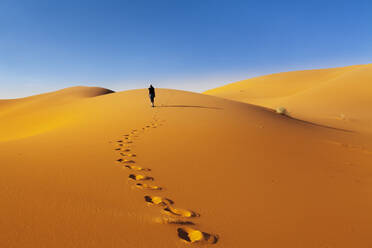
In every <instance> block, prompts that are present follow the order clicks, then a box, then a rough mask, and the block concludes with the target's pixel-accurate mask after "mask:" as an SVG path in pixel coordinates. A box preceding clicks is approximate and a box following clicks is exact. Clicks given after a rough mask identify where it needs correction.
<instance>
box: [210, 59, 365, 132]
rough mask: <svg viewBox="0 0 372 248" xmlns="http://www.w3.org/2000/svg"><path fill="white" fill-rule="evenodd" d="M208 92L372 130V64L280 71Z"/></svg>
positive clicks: (332, 122)
mask: <svg viewBox="0 0 372 248" xmlns="http://www.w3.org/2000/svg"><path fill="white" fill-rule="evenodd" d="M205 94H208V95H214V96H219V97H224V98H227V99H231V100H236V101H242V102H246V103H252V104H256V105H260V106H265V107H269V108H273V109H275V108H277V107H280V106H283V107H285V108H286V109H287V110H288V111H289V113H290V115H291V116H294V117H296V118H300V119H305V120H308V121H314V122H317V123H322V124H325V125H330V126H335V127H339V128H345V129H350V130H355V131H360V132H371V131H372V114H371V106H372V64H368V65H356V66H348V67H342V68H332V69H321V70H307V71H294V72H284V73H276V74H272V75H267V76H262V77H256V78H252V79H247V80H243V81H239V82H236V83H232V84H228V85H225V86H222V87H219V88H216V89H212V90H208V91H206V92H205Z"/></svg>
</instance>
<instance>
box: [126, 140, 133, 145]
mask: <svg viewBox="0 0 372 248" xmlns="http://www.w3.org/2000/svg"><path fill="white" fill-rule="evenodd" d="M124 143H125V144H131V143H133V141H131V140H127V141H125V142H124Z"/></svg>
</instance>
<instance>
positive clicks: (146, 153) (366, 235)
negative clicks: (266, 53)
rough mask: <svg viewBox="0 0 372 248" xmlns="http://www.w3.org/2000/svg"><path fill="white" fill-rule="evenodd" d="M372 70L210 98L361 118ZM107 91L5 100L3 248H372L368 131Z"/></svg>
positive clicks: (178, 96)
mask: <svg viewBox="0 0 372 248" xmlns="http://www.w3.org/2000/svg"><path fill="white" fill-rule="evenodd" d="M369 72H370V66H356V67H350V68H344V69H332V70H329V71H328V70H320V71H316V73H315V72H296V73H295V74H296V75H297V76H294V75H293V74H292V73H283V74H278V75H271V76H266V77H263V79H262V78H261V79H259V78H258V79H252V80H253V82H254V83H252V86H251V85H250V84H249V83H245V82H240V83H237V84H233V85H231V86H227V87H226V90H224V88H221V89H219V90H215V91H211V92H209V93H213V94H216V95H221V96H222V95H224V94H225V93H224V92H230V93H231V94H230V93H229V94H230V95H228V96H227V97H230V98H233V99H234V94H235V93H236V92H240V90H246V91H244V92H242V95H241V97H239V98H236V100H243V98H244V97H247V98H246V101H250V99H255V100H256V101H259V100H261V101H262V102H265V99H267V103H265V104H263V105H266V104H267V105H266V106H273V107H275V106H276V105H284V106H285V107H287V108H288V109H289V111H290V112H293V113H294V114H295V113H296V114H297V113H302V112H303V111H305V110H307V109H308V112H306V111H305V112H304V115H305V114H311V113H318V112H319V117H317V118H321V117H323V115H324V116H328V115H329V116H335V118H336V117H337V115H336V113H337V114H340V113H341V112H339V111H340V110H339V108H340V109H342V111H343V112H342V113H344V114H345V116H346V118H349V117H350V118H351V117H352V118H357V117H359V114H362V113H363V111H366V110H367V109H368V103H369V101H370V99H366V98H363V97H365V94H367V93H368V92H367V91H368V90H369V88H368V87H369V83H368V80H367V79H368V75H370V74H369ZM276 77H280V78H282V79H275V78H276ZM265 78H268V79H270V78H271V79H272V80H271V81H268V82H269V83H270V84H272V87H276V89H278V93H276V92H277V90H273V91H270V89H269V87H268V86H264V85H263V84H262V86H261V84H260V83H259V82H261V81H266V79H265ZM305 78H307V79H308V80H307V81H304V80H305ZM349 78H352V79H353V82H354V84H351V83H350V80H351V79H349ZM274 79H275V80H274ZM284 79H288V80H284ZM318 79H322V80H323V83H316V82H317V80H318ZM330 80H331V81H330ZM287 81H288V83H285V82H287ZM297 81H300V82H302V84H301V87H297V88H296V89H295V90H293V91H291V90H289V89H288V88H286V87H287V86H290V85H291V84H292V85H296V84H295V83H296V82H297ZM247 82H249V80H248V81H247ZM282 82H284V83H283V85H279V84H282ZM331 82H333V83H331ZM246 84H247V86H246V87H245V85H246ZM315 84H316V85H315ZM339 84H342V85H343V86H342V87H341V85H339ZM259 85H260V86H261V87H262V88H259V89H260V90H258V86H259ZM243 86H244V87H243ZM333 86H334V87H333ZM240 87H243V88H240ZM354 88H355V89H354ZM238 89H239V90H238ZM248 89H249V90H248ZM352 90H353V91H352ZM330 91H332V92H334V94H332V95H330V94H329V93H322V92H330ZM218 92H221V94H217V93H218ZM310 92H314V93H313V94H310ZM106 93H111V91H109V90H106V89H100V88H82V87H80V88H70V89H65V90H62V91H57V92H53V93H48V94H43V95H38V96H33V97H29V98H24V99H17V100H8V101H2V102H0V128H1V130H2V131H1V136H0V153H1V155H0V156H1V160H0V161H1V163H0V164H1V166H0V195H1V199H2V200H1V221H0V233H1V235H0V247H35V248H36V247H37V248H39V247H54V248H58V247H63V248H66V247H81V248H89V247H99V248H102V247H128V248H129V247H143V248H148V247H153V248H164V247H234V248H239V247H241V248H243V247H244V248H245V247H256V248H273V247H276V248H298V247H302V248H314V247H337V248H350V247H358V248H367V247H371V246H372V239H371V237H370V236H371V227H372V225H371V223H372V213H371V209H372V197H371V189H372V167H371V165H372V139H371V137H370V136H369V135H368V134H361V133H357V132H345V131H341V130H337V129H334V128H327V127H323V126H321V125H316V124H312V123H309V122H306V121H301V120H296V119H292V118H288V117H286V116H283V115H278V114H276V113H275V112H274V111H272V110H270V109H266V108H263V107H258V106H254V105H250V104H246V103H241V102H236V101H231V100H227V99H222V98H219V97H214V96H209V95H204V94H197V93H191V92H186V91H177V90H167V89H158V90H157V97H156V104H157V107H156V108H151V107H150V103H149V100H148V95H147V90H146V89H141V90H131V91H124V92H117V93H112V94H106ZM243 93H244V94H243ZM268 93H270V95H269V96H270V97H268ZM297 93H298V96H297ZM341 93H342V94H343V95H338V94H341ZM245 94H246V95H245ZM300 94H301V95H303V98H302V97H301V98H300V97H299V95H300ZM243 95H245V96H243ZM354 96H359V98H358V99H357V101H352V102H351V103H350V104H346V102H345V103H343V102H342V99H346V98H347V99H350V97H354ZM292 97H293V98H292ZM327 97H328V98H332V100H327ZM275 98H283V102H281V101H280V100H277V101H278V102H276V101H274V99H275ZM270 99H271V100H272V101H273V102H271V103H270V104H269V102H270V101H269V100H270ZM292 99H293V100H292ZM301 99H304V100H301ZM284 100H285V101H284ZM295 100H296V101H295ZM300 100H301V101H300ZM314 102H317V103H314ZM327 102H328V103H337V104H335V105H332V106H329V110H327V109H326V108H324V109H323V108H320V106H321V105H322V104H325V103H327ZM306 104H307V105H306ZM309 104H310V105H311V107H307V106H308V105H309ZM359 104H360V105H361V107H363V106H364V108H363V109H360V110H359V111H360V112H358V113H357V114H358V115H356V116H353V115H352V114H353V113H354V112H349V111H353V108H355V107H356V106H357V105H359ZM363 104H365V105H363ZM369 106H371V105H369ZM297 107H298V109H297ZM315 110H316V111H315ZM336 110H337V111H336ZM332 111H335V112H332ZM310 119H311V118H310ZM311 120H312V119H311ZM363 120H364V119H363ZM190 243H192V244H190Z"/></svg>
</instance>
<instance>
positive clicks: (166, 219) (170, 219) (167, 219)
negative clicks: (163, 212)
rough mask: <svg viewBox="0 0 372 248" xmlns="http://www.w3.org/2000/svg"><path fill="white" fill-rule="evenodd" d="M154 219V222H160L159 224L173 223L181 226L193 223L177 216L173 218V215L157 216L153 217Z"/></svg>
mask: <svg viewBox="0 0 372 248" xmlns="http://www.w3.org/2000/svg"><path fill="white" fill-rule="evenodd" d="M154 221H155V222H156V223H160V224H174V225H181V226H193V225H195V223H194V222H191V221H184V220H180V219H178V218H174V217H169V216H167V217H157V218H155V219H154Z"/></svg>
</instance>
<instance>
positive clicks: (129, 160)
mask: <svg viewBox="0 0 372 248" xmlns="http://www.w3.org/2000/svg"><path fill="white" fill-rule="evenodd" d="M122 161H123V163H126V164H134V163H136V161H134V160H131V159H123V160H122Z"/></svg>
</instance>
